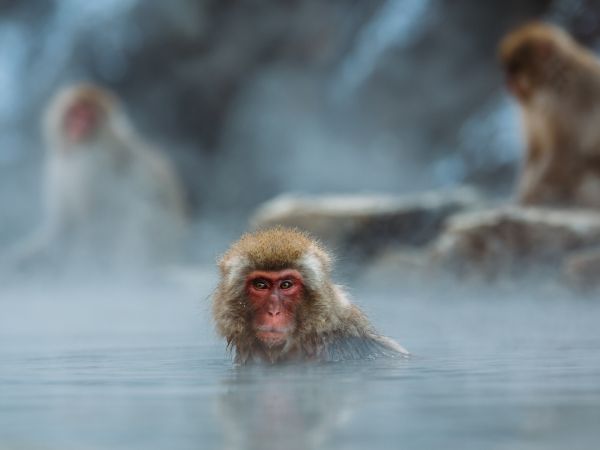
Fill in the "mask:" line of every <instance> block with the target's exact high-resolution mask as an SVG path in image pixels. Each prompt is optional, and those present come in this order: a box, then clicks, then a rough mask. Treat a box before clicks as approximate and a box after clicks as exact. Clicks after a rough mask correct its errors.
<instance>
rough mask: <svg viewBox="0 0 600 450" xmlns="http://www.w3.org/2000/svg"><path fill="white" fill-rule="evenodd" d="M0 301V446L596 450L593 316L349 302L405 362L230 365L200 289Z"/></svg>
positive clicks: (524, 308) (447, 302) (486, 302)
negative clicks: (394, 344)
mask: <svg viewBox="0 0 600 450" xmlns="http://www.w3.org/2000/svg"><path fill="white" fill-rule="evenodd" d="M211 287H212V286H208V285H207V286H206V289H204V290H202V289H200V290H201V291H202V292H190V291H189V290H187V291H186V290H183V289H181V288H177V287H173V286H168V287H167V286H162V287H155V286H151V287H149V286H147V285H144V286H128V287H126V288H124V287H115V288H99V287H98V286H89V285H88V286H84V287H79V288H74V287H64V286H62V287H56V286H54V287H43V288H42V287H40V286H37V287H36V286H32V287H14V288H4V289H2V290H1V291H0V305H1V306H2V310H3V313H2V315H1V316H0V449H43V450H49V449H52V450H54V449H57V450H58V449H60V450H69V449H77V450H81V449H84V450H85V449H105V448H111V449H144V450H149V449H165V448H172V449H213V448H214V449H221V448H225V449H238V448H251V449H283V448H286V449H288V448H289V449H311V448H328V449H338V448H339V449H357V450H358V449H361V450H362V449H367V448H369V449H372V448H411V449H440V448H444V449H484V448H485V449H487V448H490V449H545V450H547V449H565V448H569V449H595V448H597V442H598V441H599V440H600V427H599V426H598V425H599V424H600V352H599V351H598V349H599V348H600V326H598V322H599V320H598V319H599V317H600V305H599V304H597V303H595V302H593V301H589V300H588V301H585V300H582V299H565V298H561V297H560V296H556V297H552V296H533V295H532V296H528V295H522V296H512V297H511V296H507V297H502V296H499V297H498V296H496V297H495V298H487V297H486V295H481V296H467V297H460V296H456V297H454V298H448V296H447V295H445V294H443V293H442V292H437V293H434V294H432V293H431V292H430V293H429V294H427V295H424V294H423V295H421V294H419V293H418V290H416V291H415V292H416V293H415V292H412V293H411V292H407V293H406V294H398V292H397V291H394V290H392V289H391V286H389V285H383V286H381V287H380V289H373V288H372V287H371V288H370V289H362V290H357V291H356V292H355V296H356V297H358V298H359V301H358V303H360V305H361V306H362V307H363V308H364V309H365V310H366V311H367V312H368V313H369V315H370V316H371V317H372V319H373V321H374V322H375V323H376V324H377V325H378V327H379V328H380V329H381V330H382V331H383V332H385V333H386V334H388V335H390V336H392V337H394V338H396V339H398V340H399V341H400V342H401V343H402V344H403V345H404V346H405V347H407V348H408V349H409V350H410V351H412V352H413V353H414V357H413V358H411V359H409V360H398V361H396V360H393V361H362V362H348V363H340V364H321V365H318V364H317V365H310V366H303V365H294V366H286V367H253V368H236V367H234V366H233V365H232V364H231V361H230V359H229V357H228V355H227V353H226V352H225V349H224V345H223V344H222V343H221V342H220V341H219V340H218V339H217V338H216V337H215V336H214V332H213V329H212V326H211V324H210V322H209V316H208V313H209V303H208V300H206V299H205V298H206V296H207V295H209V293H210V289H211Z"/></svg>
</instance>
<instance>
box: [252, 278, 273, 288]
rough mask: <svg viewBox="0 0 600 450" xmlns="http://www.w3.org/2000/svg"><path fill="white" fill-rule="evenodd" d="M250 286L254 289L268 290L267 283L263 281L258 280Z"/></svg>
mask: <svg viewBox="0 0 600 450" xmlns="http://www.w3.org/2000/svg"><path fill="white" fill-rule="evenodd" d="M252 286H253V287H254V289H259V290H263V289H268V288H269V283H267V282H266V281H265V280H261V279H258V280H253V281H252Z"/></svg>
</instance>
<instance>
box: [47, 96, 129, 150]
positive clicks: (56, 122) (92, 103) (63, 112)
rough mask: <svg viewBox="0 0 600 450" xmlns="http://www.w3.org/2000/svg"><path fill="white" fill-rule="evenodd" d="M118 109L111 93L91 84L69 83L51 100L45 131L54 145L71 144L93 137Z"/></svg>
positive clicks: (80, 142) (69, 145)
mask: <svg viewBox="0 0 600 450" xmlns="http://www.w3.org/2000/svg"><path fill="white" fill-rule="evenodd" d="M115 110H118V106H117V101H116V99H115V98H114V96H113V95H112V94H110V93H109V92H107V91H105V90H104V89H101V88H99V87H97V86H94V85H91V84H81V85H76V86H71V87H69V88H66V89H64V90H63V91H61V92H59V93H58V94H57V95H56V96H55V97H54V99H53V100H52V102H51V104H50V106H49V108H48V112H47V115H46V123H45V126H46V134H47V136H48V137H49V138H50V139H51V140H52V142H54V143H55V144H56V145H62V146H66V147H69V148H71V147H73V146H76V145H80V144H85V143H87V142H91V141H93V140H94V139H95V138H96V137H97V135H98V134H99V133H100V131H102V130H103V129H104V127H106V126H107V125H108V121H109V119H110V117H111V116H112V115H114V114H115V112H114V111H115Z"/></svg>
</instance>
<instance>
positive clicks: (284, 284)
mask: <svg viewBox="0 0 600 450" xmlns="http://www.w3.org/2000/svg"><path fill="white" fill-rule="evenodd" d="M293 285H294V282H293V281H291V280H285V281H282V282H281V284H280V285H279V287H280V288H281V289H289V288H291V287H292V286H293Z"/></svg>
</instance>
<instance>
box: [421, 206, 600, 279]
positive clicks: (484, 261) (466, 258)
mask: <svg viewBox="0 0 600 450" xmlns="http://www.w3.org/2000/svg"><path fill="white" fill-rule="evenodd" d="M598 244H600V213H598V212H594V211H583V210H551V209H542V208H522V207H504V208H500V209H491V210H486V211H478V212H473V213H464V214H459V215H456V216H454V217H452V219H451V220H449V222H448V226H447V228H446V230H445V231H444V232H443V233H442V235H441V236H440V237H439V239H438V240H437V241H436V242H435V243H434V244H433V245H432V249H431V256H432V260H433V264H434V265H435V266H436V267H444V268H447V269H450V270H451V271H452V272H455V273H457V274H460V275H472V274H476V275H483V276H486V277H489V278H495V277H497V276H499V275H509V276H513V277H514V276H517V277H518V276H520V275H525V274H532V273H535V272H538V273H539V272H544V271H550V272H551V273H552V272H553V273H555V274H557V275H558V274H559V273H560V270H561V267H562V265H563V264H564V260H565V258H566V257H567V256H568V255H569V254H571V253H573V252H576V251H579V250H582V249H586V248H589V247H591V246H595V245H598Z"/></svg>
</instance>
